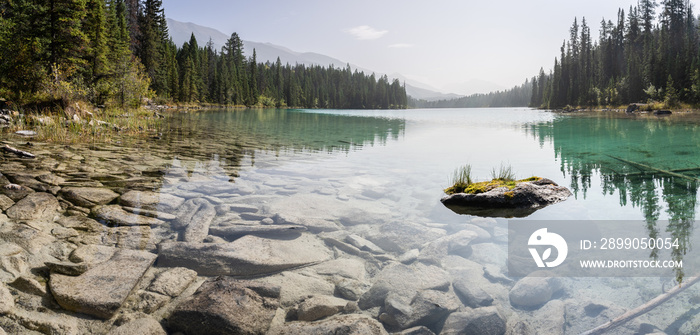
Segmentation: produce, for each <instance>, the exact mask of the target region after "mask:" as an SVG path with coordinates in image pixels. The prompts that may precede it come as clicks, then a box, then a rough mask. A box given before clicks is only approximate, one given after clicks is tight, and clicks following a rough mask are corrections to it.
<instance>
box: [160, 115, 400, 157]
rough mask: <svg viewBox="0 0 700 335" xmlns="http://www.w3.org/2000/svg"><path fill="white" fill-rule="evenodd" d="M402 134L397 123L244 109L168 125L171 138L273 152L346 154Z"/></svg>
mask: <svg viewBox="0 0 700 335" xmlns="http://www.w3.org/2000/svg"><path fill="white" fill-rule="evenodd" d="M404 129H405V121H404V120H402V119H390V118H380V117H371V116H352V115H339V114H328V113H306V112H301V111H295V110H279V109H244V110H230V111H212V112H199V113H189V114H180V115H178V117H177V118H175V119H174V120H173V122H172V123H171V124H170V125H169V129H168V131H169V133H170V136H171V139H174V140H181V139H193V138H194V139H196V140H198V141H205V142H206V141H209V142H211V141H214V142H216V143H219V144H221V143H226V144H233V145H237V146H239V147H241V148H242V150H243V149H244V148H247V149H248V150H266V151H272V152H285V151H308V152H320V151H327V152H336V151H340V152H348V151H350V150H352V149H356V148H359V147H362V146H364V145H371V146H373V145H386V143H387V141H388V140H389V139H394V140H395V139H398V137H399V136H400V135H401V134H403V132H404Z"/></svg>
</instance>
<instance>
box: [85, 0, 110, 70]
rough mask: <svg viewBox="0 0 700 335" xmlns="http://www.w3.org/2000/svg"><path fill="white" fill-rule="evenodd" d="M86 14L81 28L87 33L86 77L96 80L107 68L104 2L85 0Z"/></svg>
mask: <svg viewBox="0 0 700 335" xmlns="http://www.w3.org/2000/svg"><path fill="white" fill-rule="evenodd" d="M86 11H87V15H86V18H85V23H84V24H83V27H82V30H83V31H84V32H85V34H86V35H87V38H88V41H89V44H88V45H89V48H88V50H87V60H88V63H89V64H90V66H89V67H88V68H87V70H88V72H87V73H86V75H87V77H88V78H89V79H90V80H97V79H98V78H101V77H102V76H104V75H105V74H106V73H107V71H108V69H107V51H108V50H107V39H108V37H107V26H108V23H107V18H106V17H105V12H106V8H105V4H104V2H103V1H102V0H87V6H86Z"/></svg>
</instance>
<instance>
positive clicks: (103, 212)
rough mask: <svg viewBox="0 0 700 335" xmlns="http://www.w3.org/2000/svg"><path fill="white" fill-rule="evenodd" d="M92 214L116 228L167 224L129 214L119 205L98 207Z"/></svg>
mask: <svg viewBox="0 0 700 335" xmlns="http://www.w3.org/2000/svg"><path fill="white" fill-rule="evenodd" d="M92 214H93V215H94V216H95V217H96V218H97V219H100V220H104V221H105V222H106V223H108V224H113V225H116V226H159V225H162V224H163V223H165V222H164V221H163V220H159V219H156V218H151V217H147V216H143V215H138V214H132V213H129V212H127V211H125V210H123V209H122V207H121V206H119V205H110V206H102V207H98V208H95V209H93V210H92Z"/></svg>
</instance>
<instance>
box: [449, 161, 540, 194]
mask: <svg viewBox="0 0 700 335" xmlns="http://www.w3.org/2000/svg"><path fill="white" fill-rule="evenodd" d="M491 177H492V179H491V180H490V181H482V182H474V181H473V180H472V176H471V165H468V164H467V165H464V166H462V167H459V168H457V169H455V171H454V173H453V176H452V179H451V183H452V186H450V187H448V188H446V189H445V190H444V191H445V193H447V194H455V193H468V194H479V193H484V192H488V191H490V190H493V189H495V188H499V187H507V188H508V189H509V190H512V189H514V188H515V187H516V186H517V185H518V184H520V183H524V182H529V181H537V180H540V179H542V178H540V177H530V178H525V179H520V180H516V179H515V173H513V168H512V167H511V166H510V165H508V166H504V165H503V164H501V166H500V167H499V169H496V168H493V169H492V170H491ZM511 196H512V193H511Z"/></svg>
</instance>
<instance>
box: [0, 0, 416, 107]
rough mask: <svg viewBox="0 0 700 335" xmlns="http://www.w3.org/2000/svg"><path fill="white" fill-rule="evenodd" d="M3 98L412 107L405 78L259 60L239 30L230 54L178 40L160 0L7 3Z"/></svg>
mask: <svg viewBox="0 0 700 335" xmlns="http://www.w3.org/2000/svg"><path fill="white" fill-rule="evenodd" d="M0 57H1V59H2V62H0V97H9V98H10V99H14V100H18V101H24V102H32V101H42V100H44V101H45V100H51V99H53V100H56V101H63V102H64V103H65V102H66V101H75V100H83V101H89V102H91V103H94V104H98V105H101V104H114V105H120V106H125V105H128V106H138V105H139V104H141V102H142V100H143V98H144V97H150V98H157V99H158V100H160V101H162V102H208V103H219V104H226V105H247V106H253V105H262V106H276V107H283V106H289V107H304V108H317V107H318V108H405V107H406V105H407V97H406V90H405V87H404V85H402V84H401V83H400V82H399V81H398V80H389V79H388V78H387V77H386V76H381V77H379V78H377V77H375V75H374V74H371V75H366V74H364V73H362V72H357V71H354V72H353V71H352V70H351V69H350V67H349V66H348V67H347V68H334V67H332V66H330V67H322V66H304V65H299V64H295V65H290V64H284V65H282V64H281V62H280V60H279V59H278V60H277V62H275V63H270V62H267V63H264V64H263V63H258V62H257V59H256V53H255V50H253V53H252V55H250V56H246V55H244V53H243V43H242V41H241V39H240V38H239V36H238V34H236V33H233V34H232V35H231V38H229V40H228V41H227V43H226V45H224V46H223V47H222V48H221V50H217V49H215V48H214V46H213V43H212V42H211V41H209V42H208V43H207V44H206V45H204V46H203V47H200V46H199V43H198V41H197V40H196V39H195V38H194V35H192V37H191V39H190V41H189V42H187V43H184V44H183V45H182V46H176V45H175V44H174V43H173V42H172V40H171V39H170V36H169V34H168V27H167V23H166V20H165V12H164V9H163V5H162V1H161V0H12V1H3V2H1V3H0Z"/></svg>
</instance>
